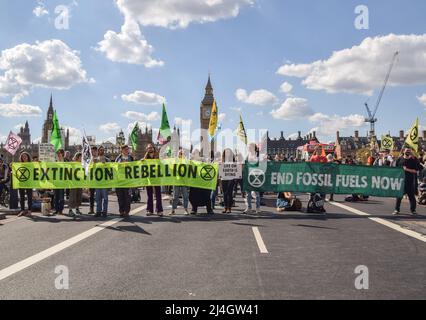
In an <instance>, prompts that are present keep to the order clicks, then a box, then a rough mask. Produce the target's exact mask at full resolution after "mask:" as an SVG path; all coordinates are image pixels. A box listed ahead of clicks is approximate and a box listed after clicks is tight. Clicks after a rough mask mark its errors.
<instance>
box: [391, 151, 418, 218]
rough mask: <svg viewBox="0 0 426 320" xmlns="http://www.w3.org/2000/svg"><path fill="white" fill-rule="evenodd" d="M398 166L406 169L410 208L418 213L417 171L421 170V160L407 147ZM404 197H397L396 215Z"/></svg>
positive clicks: (405, 187)
mask: <svg viewBox="0 0 426 320" xmlns="http://www.w3.org/2000/svg"><path fill="white" fill-rule="evenodd" d="M396 166H397V167H402V168H403V169H404V171H405V186H404V193H405V194H406V195H407V196H408V199H409V200H410V210H411V213H412V214H413V215H416V214H417V212H416V206H417V204H416V196H415V193H416V185H417V172H418V171H419V170H421V165H420V162H419V160H418V159H417V158H415V157H414V156H413V153H412V149H411V148H405V149H404V152H403V155H402V156H401V157H400V158H399V159H398V160H397V162H396ZM401 202H402V198H397V199H396V204H395V211H394V215H398V214H399V213H400V211H401Z"/></svg>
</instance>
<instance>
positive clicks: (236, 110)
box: [230, 107, 243, 112]
mask: <svg viewBox="0 0 426 320" xmlns="http://www.w3.org/2000/svg"><path fill="white" fill-rule="evenodd" d="M230 109H231V110H232V111H235V112H241V111H242V110H243V109H242V108H241V107H232V108H230Z"/></svg>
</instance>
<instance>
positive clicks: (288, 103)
mask: <svg viewBox="0 0 426 320" xmlns="http://www.w3.org/2000/svg"><path fill="white" fill-rule="evenodd" d="M271 114H272V116H273V117H274V118H275V119H282V120H295V119H303V118H306V117H307V116H310V115H313V114H314V111H313V110H312V109H311V108H310V107H309V105H308V100H306V99H303V98H288V99H286V100H285V101H284V103H283V104H282V105H281V107H280V108H278V109H276V110H272V111H271Z"/></svg>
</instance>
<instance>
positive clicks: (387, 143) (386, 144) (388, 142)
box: [381, 136, 395, 151]
mask: <svg viewBox="0 0 426 320" xmlns="http://www.w3.org/2000/svg"><path fill="white" fill-rule="evenodd" d="M394 148H395V142H394V141H393V138H392V137H388V136H382V146H381V150H382V151H384V150H389V151H393V149H394Z"/></svg>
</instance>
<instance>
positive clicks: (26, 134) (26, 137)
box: [18, 121, 31, 147]
mask: <svg viewBox="0 0 426 320" xmlns="http://www.w3.org/2000/svg"><path fill="white" fill-rule="evenodd" d="M18 136H19V137H20V138H21V139H22V144H21V145H22V146H25V147H29V146H30V145H31V133H30V127H29V125H28V121H26V122H25V126H24V127H21V130H20V132H19V133H18Z"/></svg>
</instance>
